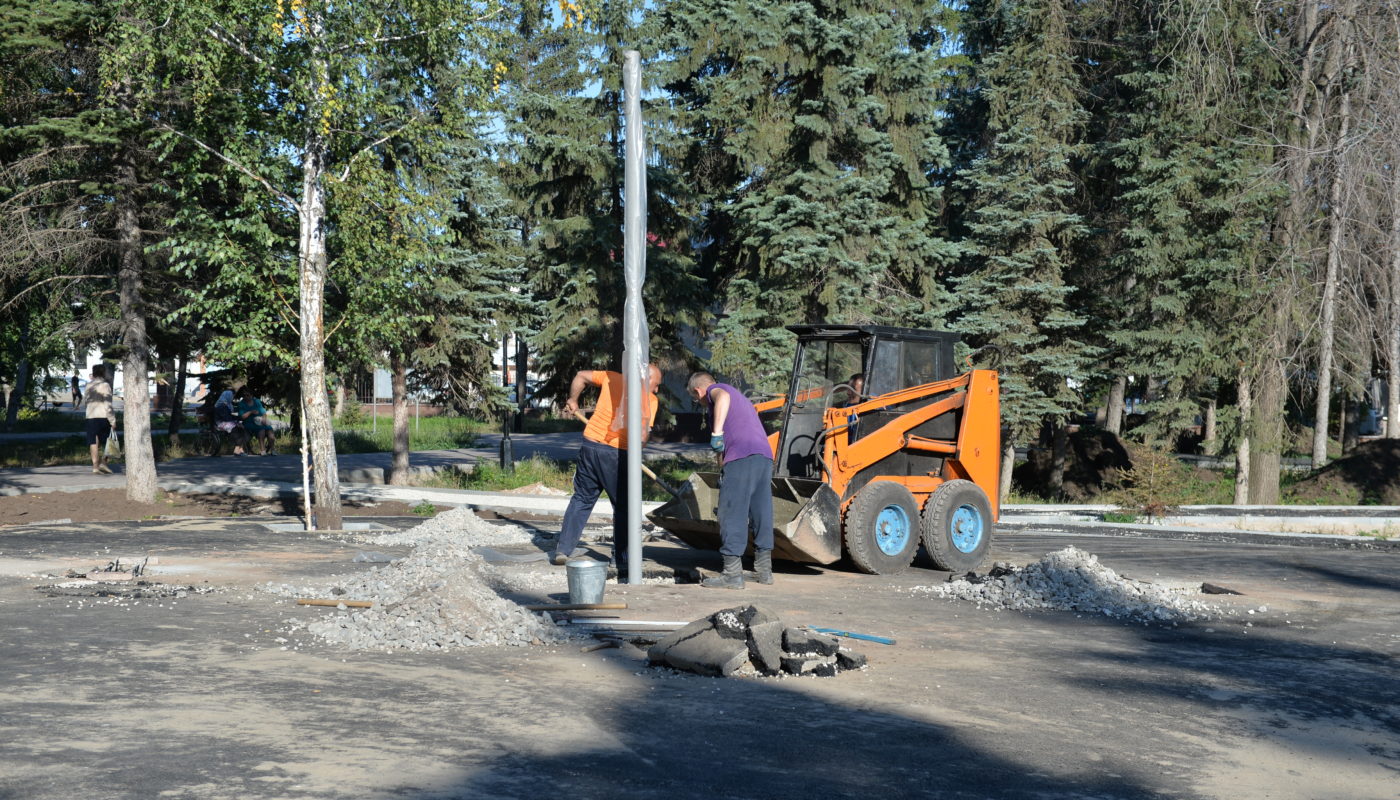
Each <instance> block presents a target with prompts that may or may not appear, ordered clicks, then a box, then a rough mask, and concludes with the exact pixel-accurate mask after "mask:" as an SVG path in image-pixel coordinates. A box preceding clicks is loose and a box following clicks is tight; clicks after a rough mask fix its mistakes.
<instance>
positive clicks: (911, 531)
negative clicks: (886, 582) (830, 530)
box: [844, 481, 919, 575]
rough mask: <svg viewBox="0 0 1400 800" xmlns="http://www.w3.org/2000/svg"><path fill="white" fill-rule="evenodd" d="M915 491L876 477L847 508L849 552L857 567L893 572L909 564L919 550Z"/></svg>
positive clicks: (846, 532)
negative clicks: (876, 479) (913, 493)
mask: <svg viewBox="0 0 1400 800" xmlns="http://www.w3.org/2000/svg"><path fill="white" fill-rule="evenodd" d="M918 508H919V506H918V504H917V503H915V502H914V495H912V494H910V493H909V490H908V489H906V488H904V487H903V486H901V485H899V484H897V483H893V482H891V481H874V482H872V483H868V484H866V485H865V488H863V489H861V490H860V491H859V492H857V493H856V496H855V499H853V500H852V501H851V505H850V506H849V507H848V508H847V509H846V525H845V530H844V537H845V541H846V554H847V555H849V556H850V557H851V561H852V562H854V563H855V565H856V569H859V570H860V571H861V572H868V573H870V574H872V575H893V574H894V573H896V572H903V571H904V570H906V569H908V568H909V565H910V564H911V563H912V562H913V561H914V554H915V553H917V552H918V551H919V536H918V525H919V512H918Z"/></svg>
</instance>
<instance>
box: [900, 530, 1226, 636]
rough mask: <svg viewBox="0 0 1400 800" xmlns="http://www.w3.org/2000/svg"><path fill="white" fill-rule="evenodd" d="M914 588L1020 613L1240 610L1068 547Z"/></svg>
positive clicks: (1202, 615) (1143, 617)
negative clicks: (1128, 573) (1134, 576)
mask: <svg viewBox="0 0 1400 800" xmlns="http://www.w3.org/2000/svg"><path fill="white" fill-rule="evenodd" d="M913 591H915V592H919V593H926V594H929V595H932V596H934V597H944V598H949V599H957V600H970V601H972V602H974V603H977V604H978V605H979V606H984V607H986V606H990V607H995V608H1009V609H1015V610H1018V611H1022V610H1027V609H1036V608H1049V609H1059V610H1062V611H1082V612H1086V613H1090V614H1103V615H1104V616H1107V617H1113V618H1115V619H1125V620H1131V621H1135V622H1170V623H1176V622H1189V621H1193V620H1206V619H1216V618H1219V617H1223V616H1233V615H1234V614H1236V613H1237V612H1236V611H1235V610H1234V609H1231V608H1222V607H1220V606H1217V605H1213V604H1211V603H1206V602H1203V601H1200V600H1194V599H1192V598H1191V597H1190V596H1189V595H1188V593H1187V592H1186V591H1184V590H1181V589H1174V588H1169V587H1165V586H1158V585H1155V584H1152V583H1146V582H1144V581H1135V580H1131V579H1129V578H1124V577H1122V576H1120V575H1118V573H1116V572H1114V571H1113V570H1111V569H1109V568H1108V567H1106V566H1104V565H1103V564H1100V563H1099V559H1098V557H1097V556H1095V555H1092V554H1090V553H1086V552H1084V551H1082V550H1079V549H1077V548H1074V547H1066V548H1065V549H1063V550H1058V551H1056V552H1054V553H1049V554H1047V555H1046V556H1045V557H1044V558H1042V559H1040V560H1039V561H1036V562H1034V563H1032V564H1027V565H1026V566H1025V567H1020V568H1018V567H1013V566H1011V565H1009V564H1002V563H998V564H995V565H993V567H992V570H991V571H990V572H989V573H988V574H987V575H986V576H984V577H978V576H975V575H974V576H972V578H971V579H969V578H968V577H963V578H958V579H955V580H950V581H949V582H947V583H945V584H942V585H938V586H916V587H914V589H913Z"/></svg>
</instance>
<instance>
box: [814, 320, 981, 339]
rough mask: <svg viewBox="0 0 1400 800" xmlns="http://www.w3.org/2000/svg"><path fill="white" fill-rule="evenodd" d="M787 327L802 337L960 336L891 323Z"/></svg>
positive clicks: (820, 324)
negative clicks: (894, 325) (899, 326)
mask: <svg viewBox="0 0 1400 800" xmlns="http://www.w3.org/2000/svg"><path fill="white" fill-rule="evenodd" d="M787 329H788V330H790V331H792V332H793V333H795V334H797V335H798V336H800V337H803V338H812V339H845V338H854V337H857V336H876V337H878V338H881V339H888V340H892V341H904V342H940V343H945V342H957V341H959V340H960V339H961V338H962V337H961V336H959V335H958V334H956V333H948V332H946V331H930V330H924V329H922V328H896V327H893V326H891V325H837V324H831V323H826V322H813V323H807V324H803V325H789V326H787Z"/></svg>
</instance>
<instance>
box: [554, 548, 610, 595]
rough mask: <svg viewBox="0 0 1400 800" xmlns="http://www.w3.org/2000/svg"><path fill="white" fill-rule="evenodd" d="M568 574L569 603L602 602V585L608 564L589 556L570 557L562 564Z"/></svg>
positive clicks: (605, 579)
mask: <svg viewBox="0 0 1400 800" xmlns="http://www.w3.org/2000/svg"><path fill="white" fill-rule="evenodd" d="M564 569H565V571H566V573H567V574H568V576H569V602H570V603H601V602H603V586H604V584H606V583H607V580H608V565H607V564H605V563H603V562H602V561H595V560H594V559H591V558H574V559H570V560H569V562H568V563H567V564H565V565H564Z"/></svg>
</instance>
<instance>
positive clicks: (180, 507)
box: [0, 489, 412, 527]
mask: <svg viewBox="0 0 1400 800" xmlns="http://www.w3.org/2000/svg"><path fill="white" fill-rule="evenodd" d="M343 509H344V512H345V514H347V515H351V516H365V515H374V516H405V515H411V513H412V512H410V511H409V506H408V505H407V504H405V503H400V502H397V501H392V500H386V501H383V502H379V503H351V502H346V503H345V505H344V506H343ZM254 514H257V515H268V514H273V515H278V516H289V517H297V516H300V515H301V509H300V508H299V507H298V506H297V501H296V500H295V499H277V500H273V499H268V498H265V497H244V496H242V495H221V494H181V493H179V492H164V491H162V492H160V493H159V494H158V499H157V500H156V502H155V503H153V504H150V505H147V504H145V503H136V502H133V501H131V500H128V499H126V490H124V489H92V490H89V491H84V492H48V493H45V494H25V495H19V496H17V497H0V527H5V526H9V525H35V524H38V523H42V522H52V521H55V520H68V521H70V522H75V523H77V522H112V521H115V520H143V519H158V518H161V517H246V516H250V515H254Z"/></svg>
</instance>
